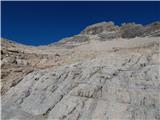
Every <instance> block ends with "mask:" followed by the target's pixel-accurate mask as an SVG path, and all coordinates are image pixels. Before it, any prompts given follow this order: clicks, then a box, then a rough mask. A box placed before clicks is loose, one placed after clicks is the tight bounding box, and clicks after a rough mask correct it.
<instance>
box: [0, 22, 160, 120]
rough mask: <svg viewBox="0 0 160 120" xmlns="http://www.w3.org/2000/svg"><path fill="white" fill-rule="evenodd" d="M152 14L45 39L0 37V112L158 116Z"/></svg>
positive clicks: (9, 116)
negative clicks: (28, 41)
mask: <svg viewBox="0 0 160 120" xmlns="http://www.w3.org/2000/svg"><path fill="white" fill-rule="evenodd" d="M159 43H160V22H154V23H151V24H149V25H145V26H143V25H140V24H135V23H125V24H122V25H121V26H117V25H115V24H114V23H113V22H102V23H97V24H94V25H91V26H88V27H86V28H85V29H84V30H83V31H82V32H81V33H80V34H78V35H75V36H73V37H69V38H64V39H62V40H60V41H58V42H57V43H53V44H50V45H47V46H38V47H34V46H26V45H22V44H18V43H15V42H13V41H10V40H6V39H2V40H1V46H2V49H1V56H2V57H1V68H2V74H1V78H2V88H1V93H2V120H13V119H14V120H159V119H160V73H159V67H160V58H159V55H160V46H159Z"/></svg>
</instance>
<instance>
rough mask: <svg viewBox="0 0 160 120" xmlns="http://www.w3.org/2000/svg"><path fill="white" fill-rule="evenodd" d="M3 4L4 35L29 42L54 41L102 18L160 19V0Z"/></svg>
mask: <svg viewBox="0 0 160 120" xmlns="http://www.w3.org/2000/svg"><path fill="white" fill-rule="evenodd" d="M1 5H2V7H1V10H2V13H1V15H2V19H1V22H2V23H1V25H2V26H1V30H2V34H1V36H2V37H3V38H7V39H10V40H14V41H17V42H19V43H23V44H29V45H46V44H49V43H53V42H56V41H58V40H60V39H62V38H64V37H69V36H73V35H75V34H78V33H79V32H80V31H82V30H83V29H84V28H85V27H86V26H88V25H91V24H94V23H97V22H102V21H114V22H115V24H118V25H120V24H121V23H123V22H135V23H141V24H148V23H151V22H154V21H159V20H160V2H131V1H128V2H115V1H112V2H107V1H106V2H104V1H103V2H86V1H81V2H77V1H75V2H73V1H72V2H62V1H59V2H56V1H50V2H44V1H41V2H33V1H27V2H24V1H21V2H20V1H19V2H18V1H17V2H16V1H14V2H11V1H10V2H9V1H8V2H7V1H5V2H2V3H1Z"/></svg>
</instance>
